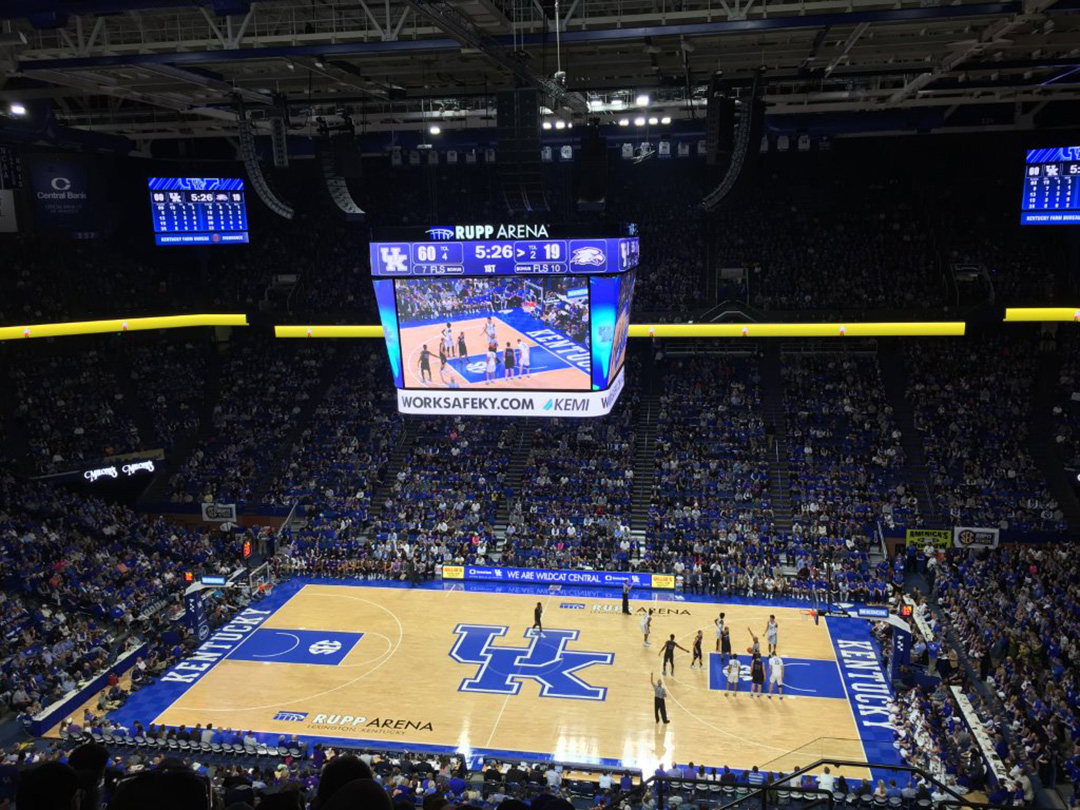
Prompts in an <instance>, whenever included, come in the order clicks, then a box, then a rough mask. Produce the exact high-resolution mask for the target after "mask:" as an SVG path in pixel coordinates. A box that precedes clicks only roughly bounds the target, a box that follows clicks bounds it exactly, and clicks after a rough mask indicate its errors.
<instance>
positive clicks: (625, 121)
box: [619, 118, 630, 127]
mask: <svg viewBox="0 0 1080 810" xmlns="http://www.w3.org/2000/svg"><path fill="white" fill-rule="evenodd" d="M619 126H620V127H628V126H630V119H629V118H620V119H619Z"/></svg>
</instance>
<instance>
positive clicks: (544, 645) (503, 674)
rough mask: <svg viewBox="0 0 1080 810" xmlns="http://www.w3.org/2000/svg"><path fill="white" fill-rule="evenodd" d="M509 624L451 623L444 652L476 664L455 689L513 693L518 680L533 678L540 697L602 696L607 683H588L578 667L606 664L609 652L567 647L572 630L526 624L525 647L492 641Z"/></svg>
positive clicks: (573, 637) (612, 658) (611, 659)
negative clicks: (447, 648) (450, 645)
mask: <svg viewBox="0 0 1080 810" xmlns="http://www.w3.org/2000/svg"><path fill="white" fill-rule="evenodd" d="M508 629H509V628H507V627H505V626H495V625H488V624H459V625H458V626H457V627H455V628H454V633H455V634H457V637H458V638H457V641H456V642H454V646H453V648H452V649H451V650H450V657H451V658H453V659H454V660H455V661H457V662H458V663H461V664H476V665H477V666H478V667H479V669H478V670H477V671H476V675H475V676H474V677H472V678H466V679H465V680H463V681H462V682H461V686H460V687H458V690H459V691H461V692H481V693H483V694H488V695H492V694H494V695H516V694H518V693H519V692H520V691H521V684H522V682H523V681H526V680H531V681H535V682H536V683H537V684H539V686H540V697H551V698H564V699H567V700H604V699H605V698H606V697H607V687H604V686H592V685H591V684H588V683H586V682H585V681H584V680H582V679H581V678H580V677H579V676H578V674H577V673H578V672H580V671H581V670H583V669H587V668H588V667H591V666H593V665H595V664H607V665H610V664H612V663H613V662H614V661H615V653H610V652H607V653H605V652H592V651H586V650H568V649H567V645H568V644H569V643H570V642H572V641H577V638H578V635H579V631H577V630H544V632H543V633H537V632H535V631H533V630H528V631H526V633H525V636H526V638H528V639H529V646H527V647H503V646H496V645H495V644H493V643H492V642H493V641H494V640H495V639H496V638H499V637H501V636H505V635H506V632H507V630H508Z"/></svg>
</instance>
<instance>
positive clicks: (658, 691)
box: [649, 672, 671, 723]
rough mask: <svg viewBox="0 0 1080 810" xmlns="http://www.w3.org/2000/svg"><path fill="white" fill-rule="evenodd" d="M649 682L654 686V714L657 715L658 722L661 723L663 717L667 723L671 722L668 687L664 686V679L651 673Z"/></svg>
mask: <svg viewBox="0 0 1080 810" xmlns="http://www.w3.org/2000/svg"><path fill="white" fill-rule="evenodd" d="M649 683H651V684H652V688H653V714H654V715H656V722H657V723H659V722H660V720H661V718H663V720H664V722H665V723H670V722H671V721H670V720H668V717H667V702H666V701H665V698H666V697H667V689H665V688H664V681H663V679H662V678H655V677H653V673H652V672H650V673H649Z"/></svg>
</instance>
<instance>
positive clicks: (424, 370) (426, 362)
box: [420, 343, 431, 382]
mask: <svg viewBox="0 0 1080 810" xmlns="http://www.w3.org/2000/svg"><path fill="white" fill-rule="evenodd" d="M424 377H427V382H431V352H429V351H428V347H427V344H426V343H425V344H424V350H423V351H422V352H420V382H424Z"/></svg>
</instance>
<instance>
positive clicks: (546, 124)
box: [540, 121, 551, 129]
mask: <svg viewBox="0 0 1080 810" xmlns="http://www.w3.org/2000/svg"><path fill="white" fill-rule="evenodd" d="M540 126H541V127H543V128H544V129H551V122H550V121H545V122H544V123H542V124H541V125H540Z"/></svg>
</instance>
